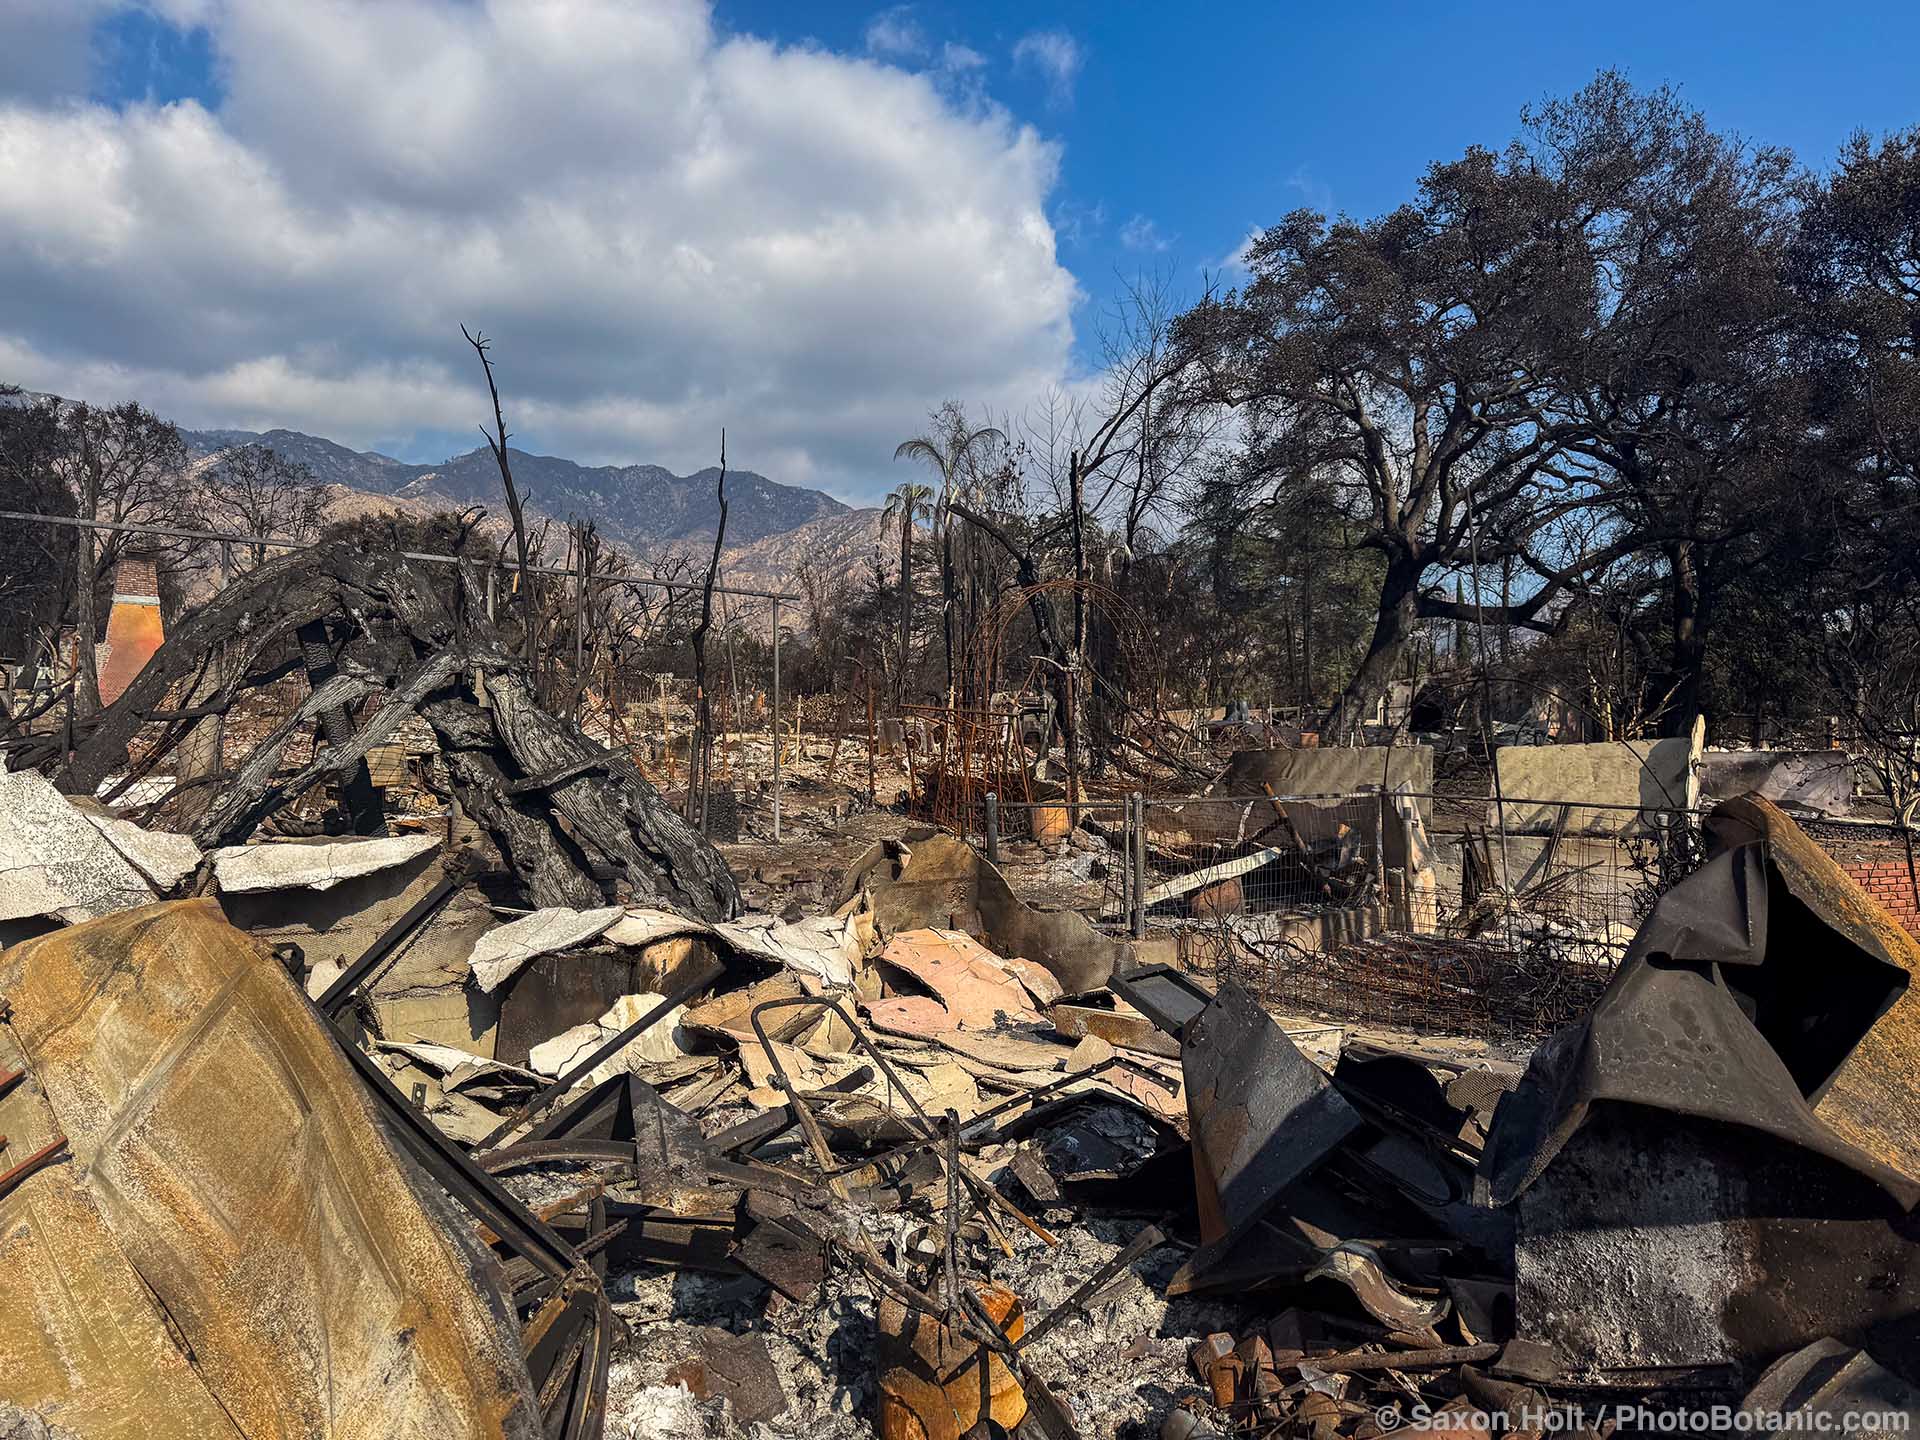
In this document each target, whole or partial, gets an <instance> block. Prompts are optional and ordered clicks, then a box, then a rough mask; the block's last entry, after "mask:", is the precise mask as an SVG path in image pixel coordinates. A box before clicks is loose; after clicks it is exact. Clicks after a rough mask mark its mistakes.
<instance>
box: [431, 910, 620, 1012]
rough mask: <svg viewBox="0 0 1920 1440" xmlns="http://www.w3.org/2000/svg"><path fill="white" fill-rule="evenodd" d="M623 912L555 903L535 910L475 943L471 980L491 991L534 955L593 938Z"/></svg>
mask: <svg viewBox="0 0 1920 1440" xmlns="http://www.w3.org/2000/svg"><path fill="white" fill-rule="evenodd" d="M626 913H627V912H626V910H625V908H624V907H622V906H619V905H607V906H603V907H601V908H600V909H598V910H569V909H567V908H566V907H565V906H561V905H554V906H549V907H548V908H547V909H545V910H536V911H534V912H533V913H532V914H531V915H523V916H521V917H520V919H518V920H515V921H512V922H511V923H509V924H506V925H501V926H499V927H497V928H496V929H493V930H489V931H488V932H487V933H486V934H484V935H482V936H481V937H480V938H479V939H478V940H477V941H476V942H474V947H473V953H472V954H471V955H469V956H468V957H467V967H468V968H469V969H470V970H472V972H473V979H474V983H475V984H477V985H478V986H479V987H480V988H481V989H482V990H485V991H487V992H489V993H491V992H493V991H495V990H497V989H499V988H500V986H501V984H502V983H503V982H505V981H506V980H507V979H508V978H509V977H511V976H513V975H515V974H517V973H518V972H519V971H520V969H521V968H522V967H523V966H525V965H526V964H527V963H528V962H529V961H530V960H532V959H533V958H534V957H535V956H536V955H547V954H551V953H552V952H553V951H555V950H566V949H570V948H571V947H573V946H575V945H584V944H586V943H587V941H589V940H596V939H598V938H599V937H600V936H601V935H603V934H605V933H606V931H607V929H608V927H610V926H611V925H612V924H613V923H614V922H615V921H616V920H619V919H620V918H621V917H623V916H624V915H625V914H626Z"/></svg>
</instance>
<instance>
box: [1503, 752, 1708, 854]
mask: <svg viewBox="0 0 1920 1440" xmlns="http://www.w3.org/2000/svg"><path fill="white" fill-rule="evenodd" d="M1691 754H1692V746H1691V744H1690V743H1689V742H1688V741H1685V740H1677V739H1676V740H1614V741H1609V742H1607V743H1605V744H1601V745H1503V746H1501V747H1499V748H1498V749H1496V750H1495V751H1494V752H1493V758H1494V765H1495V767H1496V768H1497V769H1498V771H1499V775H1500V793H1501V794H1502V795H1503V796H1505V797H1507V802H1506V806H1505V809H1506V829H1507V833H1508V834H1509V835H1549V834H1552V833H1553V830H1554V828H1555V826H1556V825H1560V826H1562V827H1563V832H1562V833H1564V834H1568V835H1619V834H1624V833H1627V832H1629V831H1636V830H1646V829H1648V828H1650V826H1651V823H1652V822H1651V821H1650V820H1649V818H1648V816H1647V814H1646V813H1645V812H1646V811H1660V810H1673V809H1677V808H1679V807H1681V806H1684V805H1685V804H1686V803H1687V768H1688V760H1689V757H1690V755H1691ZM1580 800H1584V801H1587V802H1589V804H1587V805H1579V804H1574V803H1572V802H1574V801H1580ZM1542 801H1544V802H1547V803H1544V804H1542V803H1539V802H1542ZM1516 802H1518V803H1516ZM1558 802H1567V803H1564V804H1563V803H1558ZM1602 804H1603V805H1609V806H1623V805H1624V806H1636V807H1644V810H1643V809H1625V810H1621V809H1607V810H1602V809H1596V808H1592V807H1593V806H1594V805H1602ZM1494 810H1495V807H1494V806H1492V805H1489V806H1488V807H1487V812H1488V819H1487V824H1488V826H1489V828H1492V829H1495V830H1498V829H1499V826H1500V819H1499V816H1498V815H1496V814H1494ZM1563 813H1564V816H1565V819H1564V822H1563V821H1562V819H1561V817H1562V815H1563Z"/></svg>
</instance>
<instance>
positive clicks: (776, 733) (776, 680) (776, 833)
mask: <svg viewBox="0 0 1920 1440" xmlns="http://www.w3.org/2000/svg"><path fill="white" fill-rule="evenodd" d="M773 843H774V844H776V845H778V844H779V843H780V602H779V601H778V600H775V601H774V602H773Z"/></svg>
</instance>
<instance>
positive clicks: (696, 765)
mask: <svg viewBox="0 0 1920 1440" xmlns="http://www.w3.org/2000/svg"><path fill="white" fill-rule="evenodd" d="M716 493H717V495H718V498H719V502H720V519H719V523H718V524H717V525H716V526H715V527H714V532H713V556H712V558H711V559H710V560H708V562H707V578H706V583H705V584H704V585H702V586H701V587H700V623H699V624H698V625H696V626H694V627H693V704H694V713H695V715H696V717H697V724H696V728H695V730H694V739H693V750H692V753H691V754H689V755H688V757H687V759H688V764H687V820H688V821H689V822H690V823H691V824H694V825H696V826H698V827H699V830H700V833H701V834H702V835H705V834H706V833H707V787H708V786H709V785H710V784H712V782H713V697H712V695H710V694H709V693H708V691H707V632H708V631H709V630H711V629H712V628H713V585H714V581H715V580H716V579H718V578H719V575H720V547H721V546H722V545H723V544H725V543H726V538H727V432H726V431H724V430H722V431H721V432H720V482H719V486H718V488H717V491H716Z"/></svg>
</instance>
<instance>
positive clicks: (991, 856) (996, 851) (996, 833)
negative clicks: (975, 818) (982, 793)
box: [987, 790, 1000, 865]
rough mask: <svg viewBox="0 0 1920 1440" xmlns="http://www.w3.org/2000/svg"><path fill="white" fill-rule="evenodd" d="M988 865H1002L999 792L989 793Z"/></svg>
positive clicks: (990, 791)
mask: <svg viewBox="0 0 1920 1440" xmlns="http://www.w3.org/2000/svg"><path fill="white" fill-rule="evenodd" d="M987 863H988V864H989V865H998V864H999V863H1000V796H999V794H998V793H997V792H995V791H992V790H989V791H988V792H987Z"/></svg>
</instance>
